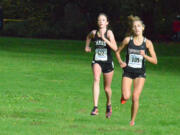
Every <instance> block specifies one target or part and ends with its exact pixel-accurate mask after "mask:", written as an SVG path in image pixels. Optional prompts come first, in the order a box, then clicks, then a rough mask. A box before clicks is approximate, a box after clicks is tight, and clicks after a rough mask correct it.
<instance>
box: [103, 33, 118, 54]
mask: <svg viewBox="0 0 180 135" xmlns="http://www.w3.org/2000/svg"><path fill="white" fill-rule="evenodd" d="M101 37H102V39H103V40H104V41H105V42H106V44H107V45H108V46H109V47H110V48H111V49H112V50H113V51H115V52H116V51H117V44H116V40H115V38H114V34H113V32H112V31H111V30H108V32H107V37H108V39H109V40H108V39H107V38H105V37H104V34H102V35H101Z"/></svg>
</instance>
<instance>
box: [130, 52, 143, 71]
mask: <svg viewBox="0 0 180 135" xmlns="http://www.w3.org/2000/svg"><path fill="white" fill-rule="evenodd" d="M142 60H143V56H142V55H138V54H130V55H129V63H128V66H129V67H132V68H142Z"/></svg>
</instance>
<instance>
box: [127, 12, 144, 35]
mask: <svg viewBox="0 0 180 135" xmlns="http://www.w3.org/2000/svg"><path fill="white" fill-rule="evenodd" d="M135 21H140V22H141V24H142V26H143V27H144V29H145V24H144V23H143V21H142V20H141V18H140V17H138V16H133V15H130V16H128V25H129V26H128V31H127V33H126V36H131V35H133V34H134V32H133V30H132V27H133V23H134V22H135Z"/></svg>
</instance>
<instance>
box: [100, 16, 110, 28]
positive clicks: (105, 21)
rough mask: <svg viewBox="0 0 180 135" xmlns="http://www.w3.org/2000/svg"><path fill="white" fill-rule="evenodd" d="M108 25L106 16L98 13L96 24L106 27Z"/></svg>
mask: <svg viewBox="0 0 180 135" xmlns="http://www.w3.org/2000/svg"><path fill="white" fill-rule="evenodd" d="M107 25H108V21H107V17H106V16H104V15H100V16H99V17H98V26H99V28H106V27H107Z"/></svg>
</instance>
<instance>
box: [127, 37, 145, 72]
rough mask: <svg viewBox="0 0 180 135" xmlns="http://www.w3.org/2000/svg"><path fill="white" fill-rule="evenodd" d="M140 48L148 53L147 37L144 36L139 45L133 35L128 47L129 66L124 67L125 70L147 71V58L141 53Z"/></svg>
mask: <svg viewBox="0 0 180 135" xmlns="http://www.w3.org/2000/svg"><path fill="white" fill-rule="evenodd" d="M140 50H144V51H145V54H146V53H147V48H146V38H144V40H143V43H142V44H141V45H139V46H137V45H135V44H134V41H133V37H131V38H130V41H129V44H128V47H127V54H126V64H127V66H126V67H125V68H124V70H125V71H127V72H131V73H145V59H144V57H143V56H142V55H140Z"/></svg>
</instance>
